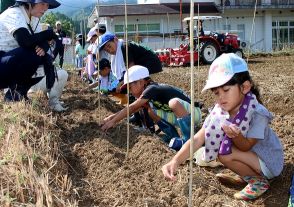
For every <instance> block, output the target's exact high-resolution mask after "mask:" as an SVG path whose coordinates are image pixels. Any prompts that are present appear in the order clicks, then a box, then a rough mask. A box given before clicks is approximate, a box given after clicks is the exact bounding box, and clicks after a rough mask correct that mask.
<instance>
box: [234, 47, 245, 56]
mask: <svg viewBox="0 0 294 207" xmlns="http://www.w3.org/2000/svg"><path fill="white" fill-rule="evenodd" d="M233 52H234V53H235V54H236V55H238V56H239V57H240V58H243V57H244V53H243V50H242V49H234V51H233Z"/></svg>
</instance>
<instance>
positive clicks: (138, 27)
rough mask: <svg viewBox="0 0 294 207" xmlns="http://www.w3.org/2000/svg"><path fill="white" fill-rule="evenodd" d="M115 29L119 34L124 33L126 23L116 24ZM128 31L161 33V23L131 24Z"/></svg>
mask: <svg viewBox="0 0 294 207" xmlns="http://www.w3.org/2000/svg"><path fill="white" fill-rule="evenodd" d="M114 31H115V33H117V34H120V33H124V32H125V30H124V25H115V26H114ZM128 33H131V34H132V33H133V34H134V33H143V34H159V33H160V24H159V23H158V24H130V25H128Z"/></svg>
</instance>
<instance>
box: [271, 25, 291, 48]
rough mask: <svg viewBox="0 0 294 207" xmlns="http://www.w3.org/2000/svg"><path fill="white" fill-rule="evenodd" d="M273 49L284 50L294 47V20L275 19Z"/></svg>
mask: <svg viewBox="0 0 294 207" xmlns="http://www.w3.org/2000/svg"><path fill="white" fill-rule="evenodd" d="M272 26H273V29H272V33H273V42H272V44H273V49H274V50H282V49H286V48H293V47H294V21H275V22H273V23H272Z"/></svg>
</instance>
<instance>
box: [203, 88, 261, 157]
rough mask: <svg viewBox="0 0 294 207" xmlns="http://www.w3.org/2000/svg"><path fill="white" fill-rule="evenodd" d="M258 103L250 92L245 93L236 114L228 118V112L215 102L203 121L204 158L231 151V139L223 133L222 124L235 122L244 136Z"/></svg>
mask: <svg viewBox="0 0 294 207" xmlns="http://www.w3.org/2000/svg"><path fill="white" fill-rule="evenodd" d="M257 104H258V101H257V100H256V97H255V95H254V94H252V93H251V92H249V93H247V94H246V96H245V98H244V100H243V103H242V105H241V106H240V108H239V112H238V113H237V115H236V116H235V117H234V118H232V119H230V117H229V113H228V112H226V111H224V110H222V109H221V107H220V106H219V105H218V104H216V105H215V107H214V108H213V110H212V111H211V112H210V114H209V116H208V117H207V118H206V120H205V122H204V128H205V152H204V160H205V161H207V162H209V161H211V160H214V159H216V157H217V155H218V154H220V155H226V154H230V153H232V140H231V139H230V138H229V137H228V136H227V135H226V134H225V133H224V131H223V129H222V126H223V125H229V124H231V123H232V124H235V125H236V126H238V127H239V128H240V129H241V133H242V134H243V135H244V136H245V135H246V134H247V131H248V129H249V123H250V120H251V118H252V114H253V112H254V110H255V108H256V106H257Z"/></svg>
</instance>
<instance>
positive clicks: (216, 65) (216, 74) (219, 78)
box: [202, 53, 248, 92]
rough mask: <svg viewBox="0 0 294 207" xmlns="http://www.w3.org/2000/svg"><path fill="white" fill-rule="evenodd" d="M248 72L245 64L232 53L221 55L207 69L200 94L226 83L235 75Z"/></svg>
mask: <svg viewBox="0 0 294 207" xmlns="http://www.w3.org/2000/svg"><path fill="white" fill-rule="evenodd" d="M245 71H248V67H247V63H246V62H245V60H243V59H242V58H240V57H239V56H238V55H236V54H234V53H227V54H222V55H221V56H219V57H218V58H216V59H215V60H214V61H213V63H212V64H211V66H210V68H209V73H208V79H207V80H206V84H205V86H204V88H203V89H202V92H203V91H205V90H207V89H211V88H216V87H219V86H222V85H224V84H225V83H227V82H228V81H229V80H231V78H232V77H233V76H234V75H235V74H236V73H241V72H245Z"/></svg>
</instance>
